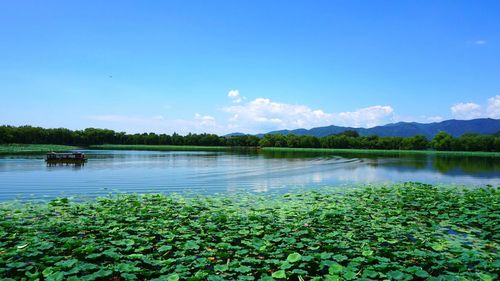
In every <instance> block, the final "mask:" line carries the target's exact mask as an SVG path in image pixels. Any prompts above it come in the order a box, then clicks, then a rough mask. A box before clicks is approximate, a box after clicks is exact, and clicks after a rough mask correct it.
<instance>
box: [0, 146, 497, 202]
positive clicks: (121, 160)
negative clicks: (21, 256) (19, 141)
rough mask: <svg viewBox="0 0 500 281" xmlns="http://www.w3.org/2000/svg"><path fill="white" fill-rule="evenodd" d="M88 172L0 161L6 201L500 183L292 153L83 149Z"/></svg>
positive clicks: (465, 171)
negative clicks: (407, 183)
mask: <svg viewBox="0 0 500 281" xmlns="http://www.w3.org/2000/svg"><path fill="white" fill-rule="evenodd" d="M84 152H85V153H86V154H87V155H88V157H89V161H88V162H87V163H86V164H85V165H84V166H65V165H63V166H47V165H46V164H45V162H44V160H43V156H3V157H0V200H8V199H14V198H20V199H41V198H53V197H56V196H70V195H75V194H80V195H81V194H83V195H84V196H88V197H95V196H97V195H105V194H108V193H111V192H137V193H144V192H163V193H171V192H181V193H182V192H194V193H216V192H219V193H221V192H222V193H224V192H229V193H231V192H241V191H251V192H270V191H290V190H296V189H303V188H317V187H323V186H332V185H346V186H347V185H348V184H349V183H353V182H354V183H363V184H364V183H388V182H405V181H418V182H425V183H454V184H467V185H470V184H472V185H486V184H490V185H493V186H499V185H500V159H498V158H480V157H432V156H405V157H388V156H373V155H370V156H367V155H355V154H342V155H332V154H311V153H291V152H265V153H257V152H181V151H175V152H150V151H84Z"/></svg>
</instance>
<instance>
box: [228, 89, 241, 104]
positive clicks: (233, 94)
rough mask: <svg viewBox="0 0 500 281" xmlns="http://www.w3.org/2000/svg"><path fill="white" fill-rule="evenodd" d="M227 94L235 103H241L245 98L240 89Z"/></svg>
mask: <svg viewBox="0 0 500 281" xmlns="http://www.w3.org/2000/svg"><path fill="white" fill-rule="evenodd" d="M227 96H228V97H229V98H230V99H231V100H232V101H233V102H234V103H240V102H241V101H242V100H243V97H242V96H241V95H240V91H238V90H230V91H229V93H227Z"/></svg>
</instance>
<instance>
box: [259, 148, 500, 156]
mask: <svg viewBox="0 0 500 281" xmlns="http://www.w3.org/2000/svg"><path fill="white" fill-rule="evenodd" d="M262 150H264V151H284V152H288V151H289V152H294V151H297V152H322V153H355V154H371V155H439V156H478V157H500V152H484V151H435V150H383V149H336V148H288V147H264V148H262Z"/></svg>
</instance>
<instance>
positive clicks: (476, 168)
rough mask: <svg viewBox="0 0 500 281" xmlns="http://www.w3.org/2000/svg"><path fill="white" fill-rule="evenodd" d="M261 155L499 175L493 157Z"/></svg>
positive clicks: (499, 163)
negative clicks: (355, 160)
mask: <svg viewBox="0 0 500 281" xmlns="http://www.w3.org/2000/svg"><path fill="white" fill-rule="evenodd" d="M261 155H262V156H263V157H264V158H266V159H273V158H275V159H280V158H286V159H311V158H325V159H331V158H333V157H342V158H346V159H359V160H361V161H363V162H366V163H368V165H370V166H373V167H381V168H389V169H398V170H412V169H413V170H434V171H438V172H439V173H441V174H471V175H480V174H495V173H496V174H500V159H499V158H494V157H475V156H474V157H471V156H456V155H454V156H444V155H443V156H441V155H440V156H432V155H425V154H403V153H402V154H387V155H386V154H377V153H376V152H375V153H373V154H367V153H355V152H333V153H332V152H319V151H318V152H309V151H265V150H264V151H261Z"/></svg>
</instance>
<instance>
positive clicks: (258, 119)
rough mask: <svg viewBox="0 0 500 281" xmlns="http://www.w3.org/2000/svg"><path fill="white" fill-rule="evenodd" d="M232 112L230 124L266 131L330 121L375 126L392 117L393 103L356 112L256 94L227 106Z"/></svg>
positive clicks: (349, 124)
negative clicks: (272, 98) (283, 100)
mask: <svg viewBox="0 0 500 281" xmlns="http://www.w3.org/2000/svg"><path fill="white" fill-rule="evenodd" d="M224 111H226V112H228V113H231V114H232V117H231V118H230V119H229V122H230V124H229V128H231V129H233V130H241V131H251V132H262V131H267V130H277V129H296V128H311V127H317V126H327V125H332V124H335V125H341V126H361V127H371V126H376V125H380V124H381V123H385V122H386V121H391V120H392V114H393V112H394V110H393V109H392V107H390V106H380V105H376V106H371V107H366V108H361V109H358V110H355V111H352V112H340V113H327V112H324V111H323V110H321V109H311V108H309V107H308V106H305V105H296V104H286V103H279V102H274V101H272V100H270V99H268V98H256V99H254V100H252V101H250V102H248V103H245V104H240V105H233V106H229V107H226V108H224Z"/></svg>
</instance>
